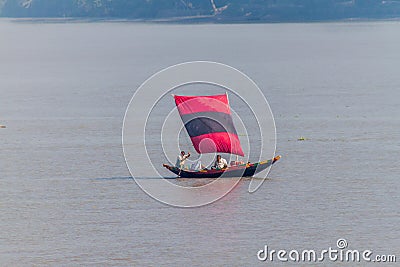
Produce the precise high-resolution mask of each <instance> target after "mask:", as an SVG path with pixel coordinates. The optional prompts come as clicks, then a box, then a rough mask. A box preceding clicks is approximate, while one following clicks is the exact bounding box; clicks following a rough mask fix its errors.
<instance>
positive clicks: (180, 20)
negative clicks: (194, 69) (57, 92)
mask: <svg viewBox="0 0 400 267" xmlns="http://www.w3.org/2000/svg"><path fill="white" fill-rule="evenodd" d="M1 20H6V21H12V22H18V23H24V22H27V23H104V22H107V23H149V24H182V25H184V24H278V23H282V24H285V23H287V24H291V23H293V24H296V23H340V22H385V21H393V22H396V21H400V17H393V18H344V19H332V20H328V19H326V20H276V21H275V20H241V19H237V20H236V19H232V20H229V19H218V18H215V17H214V16H196V17H174V18H160V19H129V18H101V17H99V18H93V17H90V18H88V17H62V18H61V17H41V18H39V17H23V18H22V17H21V18H16V17H0V21H1Z"/></svg>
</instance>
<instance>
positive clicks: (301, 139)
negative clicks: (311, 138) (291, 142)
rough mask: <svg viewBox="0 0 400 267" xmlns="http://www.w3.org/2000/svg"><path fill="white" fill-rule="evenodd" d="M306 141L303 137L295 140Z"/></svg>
mask: <svg viewBox="0 0 400 267" xmlns="http://www.w3.org/2000/svg"><path fill="white" fill-rule="evenodd" d="M306 140H307V138H305V137H303V136H302V137H300V138H298V139H297V141H306Z"/></svg>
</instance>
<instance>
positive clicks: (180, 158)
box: [175, 151, 190, 169]
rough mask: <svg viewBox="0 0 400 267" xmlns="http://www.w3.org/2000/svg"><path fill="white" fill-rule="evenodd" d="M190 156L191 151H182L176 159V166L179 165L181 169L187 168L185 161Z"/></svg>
mask: <svg viewBox="0 0 400 267" xmlns="http://www.w3.org/2000/svg"><path fill="white" fill-rule="evenodd" d="M188 157H190V152H189V153H187V154H185V151H181V154H180V155H178V157H177V159H176V164H175V167H177V168H179V169H184V168H185V161H186V159H187V158H188Z"/></svg>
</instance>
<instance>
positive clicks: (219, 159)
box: [213, 155, 228, 170]
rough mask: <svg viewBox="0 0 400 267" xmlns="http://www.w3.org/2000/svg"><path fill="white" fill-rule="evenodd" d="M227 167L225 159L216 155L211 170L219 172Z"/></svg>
mask: <svg viewBox="0 0 400 267" xmlns="http://www.w3.org/2000/svg"><path fill="white" fill-rule="evenodd" d="M227 167H228V163H227V162H226V159H224V158H222V157H221V155H217V160H216V161H215V163H214V166H213V168H214V169H218V170H220V169H225V168H227Z"/></svg>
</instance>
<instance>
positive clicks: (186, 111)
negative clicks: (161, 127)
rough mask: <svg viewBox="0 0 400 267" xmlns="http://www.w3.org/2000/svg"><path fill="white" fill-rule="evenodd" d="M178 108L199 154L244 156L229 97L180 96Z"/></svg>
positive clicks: (175, 96) (176, 97) (176, 98)
mask: <svg viewBox="0 0 400 267" xmlns="http://www.w3.org/2000/svg"><path fill="white" fill-rule="evenodd" d="M174 98H175V104H176V106H177V107H178V111H179V114H180V115H181V118H182V121H183V123H184V125H185V128H186V130H187V132H188V134H189V136H190V139H191V140H192V143H193V146H194V148H195V149H196V151H197V153H199V154H204V153H214V152H221V153H229V154H236V155H239V156H244V153H243V150H242V147H241V145H240V141H239V137H238V135H237V132H236V129H235V126H234V124H233V120H232V115H231V109H230V107H229V101H228V96H227V95H226V94H223V95H212V96H177V95H174Z"/></svg>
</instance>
